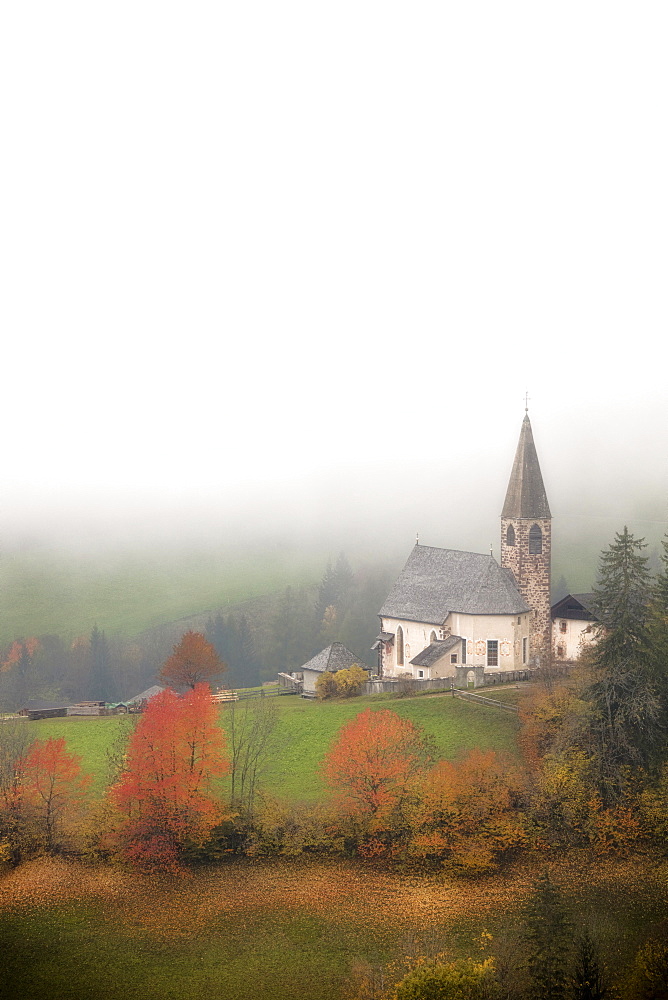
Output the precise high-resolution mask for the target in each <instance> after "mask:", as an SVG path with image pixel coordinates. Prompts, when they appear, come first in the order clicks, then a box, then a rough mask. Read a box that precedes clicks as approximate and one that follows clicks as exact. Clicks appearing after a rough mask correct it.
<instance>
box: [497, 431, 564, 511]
mask: <svg viewBox="0 0 668 1000" xmlns="http://www.w3.org/2000/svg"><path fill="white" fill-rule="evenodd" d="M551 516H552V515H551V514H550V505H549V504H548V502H547V494H546V493H545V487H544V486H543V477H542V475H541V471H540V465H539V464H538V455H537V454H536V446H535V444H534V443H533V432H532V430H531V421H530V420H529V414H528V413H526V414H525V417H524V420H523V421H522V430H521V431H520V440H519V444H518V445H517V452H516V453H515V461H514V463H513V471H512V472H511V474H510V482H509V483H508V492H507V493H506V501H505V503H504V505H503V510H502V512H501V517H513V518H549V517H551Z"/></svg>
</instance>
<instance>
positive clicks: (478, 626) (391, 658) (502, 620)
mask: <svg viewBox="0 0 668 1000" xmlns="http://www.w3.org/2000/svg"><path fill="white" fill-rule="evenodd" d="M530 618H531V616H530V614H529V613H526V614H522V615H466V614H463V613H460V612H453V613H452V614H451V615H448V617H447V618H446V621H445V625H444V626H439V625H431V624H429V623H426V622H412V621H408V620H407V619H404V618H383V619H382V620H381V622H382V624H381V630H382V631H383V632H390V633H392V635H394V636H395V640H394V643H393V644H392V645H390V646H389V647H386V648H385V650H384V652H383V664H382V666H383V673H384V674H386V675H387V676H390V677H393V676H397V675H398V674H412V675H413V676H414V677H418V676H419V674H418V669H420V670H422V671H423V677H424V678H433V677H450V676H454V674H455V666H457V665H458V664H461V662H462V655H461V646H455V647H453V648H452V650H449V651H448V653H447V654H446V656H445V657H444V658H443V661H441V660H439V661H437V663H436V664H432V666H431V667H420V668H417V667H412V666H411V663H410V661H411V660H412V658H413V657H414V656H417V655H418V653H421V652H422V650H423V649H426V647H427V646H428V645H429V644H430V642H431V641H432V633H435V635H436V638H437V639H440V638H444V637H446V636H447V635H459V636H461V637H462V638H463V639H466V662H467V664H469V665H470V666H472V667H474V666H484V667H485V668H486V669H489V670H515V669H518V668H520V667H522V666H525V665H527V664H528V662H529V656H530V643H529V632H530ZM518 619H519V621H518ZM399 626H401V628H402V629H403V633H404V659H403V664H401V663H398V662H397V639H396V635H397V629H398V627H399ZM441 628H443V629H444V632H443V633H442V632H441ZM489 641H492V642H495V643H497V650H496V651H497V661H498V662H497V665H496V667H494V666H491V665H490V664H488V652H489V651H488V646H487V643H488V642H489ZM453 654H456V655H457V663H451V662H450V657H451V655H453ZM525 655H526V659H525ZM437 668H438V670H439V672H438V673H436V672H435V670H436V669H437ZM450 668H451V672H450ZM446 671H447V672H446Z"/></svg>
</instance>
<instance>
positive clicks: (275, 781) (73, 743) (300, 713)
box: [25, 694, 518, 801]
mask: <svg viewBox="0 0 668 1000" xmlns="http://www.w3.org/2000/svg"><path fill="white" fill-rule="evenodd" d="M272 700H273V701H274V699H272ZM245 704H246V703H245V702H243V701H241V702H238V703H237V704H236V706H235V711H237V712H243V711H244V705H245ZM275 704H276V707H277V711H278V721H277V726H276V730H275V739H274V749H273V752H272V755H271V758H270V760H269V761H268V765H267V768H266V771H265V775H264V779H263V786H264V788H265V789H266V790H267V791H269V792H270V793H271V794H273V795H276V796H279V797H281V798H283V797H284V798H288V799H292V800H302V801H314V800H316V799H318V798H320V797H321V796H322V795H323V794H324V791H325V789H324V784H323V782H322V779H321V778H320V774H319V768H320V764H321V762H322V760H323V758H324V756H325V754H326V753H327V751H328V749H329V747H330V746H331V744H332V742H333V741H334V739H335V738H336V734H337V732H338V731H339V729H340V728H341V726H342V725H344V723H346V722H347V721H348V720H349V719H352V718H353V717H354V716H355V715H357V714H358V713H359V712H361V711H363V710H364V709H365V708H367V707H371V708H373V709H374V710H379V709H391V710H392V711H393V712H396V713H397V714H398V715H400V716H402V717H403V718H406V719H410V720H411V722H413V723H414V724H415V725H416V726H418V727H420V728H421V729H422V730H423V731H424V733H425V735H426V736H427V737H428V738H429V739H430V740H431V741H432V743H433V745H434V748H435V751H436V753H437V756H439V757H444V758H448V759H452V758H455V757H457V756H458V755H459V754H462V753H466V752H467V751H468V750H472V749H474V748H475V747H480V749H482V750H496V751H499V752H502V753H508V754H511V755H512V754H515V753H516V752H517V751H516V742H515V736H516V733H517V728H518V721H517V717H516V716H515V715H514V714H512V713H510V712H504V711H502V710H500V709H494V708H490V707H487V706H482V705H475V704H471V703H469V702H464V701H460V700H459V699H457V698H452V697H451V695H449V694H442V695H431V696H427V697H425V696H421V697H413V698H410V697H407V698H396V697H395V698H391V697H388V696H386V695H373V696H370V697H365V698H351V699H348V700H345V701H326V702H317V701H310V700H307V699H304V698H299V697H297V696H295V695H284V696H280V697H277V698H275ZM229 712H230V707H229V706H222V708H221V710H220V717H221V724H222V726H223V728H225V725H226V717H227V715H228V713H229ZM134 718H135V717H127V716H110V717H108V718H95V717H92V718H88V717H79V718H77V717H73V718H64V719H46V720H43V721H41V722H27V723H25V724H26V725H27V726H30V730H31V732H34V734H35V737H36V738H37V739H48V738H49V737H60V736H63V737H65V739H66V741H67V745H68V748H69V750H70V751H71V752H73V753H76V754H79V755H80V756H81V758H82V767H83V769H84V770H85V771H87V772H89V773H91V774H93V776H94V780H95V787H96V789H97V790H98V791H99V790H101V789H102V788H103V787H104V784H105V781H106V753H107V750H108V749H109V748H110V747H111V746H112V745H113V743H114V741H115V739H116V738H117V737H118V734H119V733H121V732H123V731H129V727H130V726H132V725H133V719H134Z"/></svg>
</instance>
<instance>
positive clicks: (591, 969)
mask: <svg viewBox="0 0 668 1000" xmlns="http://www.w3.org/2000/svg"><path fill="white" fill-rule="evenodd" d="M571 996H572V998H573V1000H605V998H606V997H607V996H608V987H607V984H606V979H605V971H604V968H603V963H602V962H601V960H600V958H599V954H598V948H597V947H596V944H595V942H594V939H593V938H592V936H591V934H590V932H589V930H585V931H584V933H583V934H581V935H580V937H579V938H578V941H577V944H576V954H575V968H574V970H573V986H572V990H571Z"/></svg>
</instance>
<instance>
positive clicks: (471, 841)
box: [410, 749, 525, 873]
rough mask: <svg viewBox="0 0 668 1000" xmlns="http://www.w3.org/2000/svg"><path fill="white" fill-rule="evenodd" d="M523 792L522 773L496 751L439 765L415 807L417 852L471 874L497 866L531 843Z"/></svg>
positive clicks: (413, 850)
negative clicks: (515, 849) (522, 806)
mask: <svg viewBox="0 0 668 1000" xmlns="http://www.w3.org/2000/svg"><path fill="white" fill-rule="evenodd" d="M521 791H522V789H521V777H520V774H519V772H518V770H517V768H516V767H514V766H513V765H512V764H511V763H510V761H508V760H504V759H502V758H501V757H499V755H498V754H496V753H495V752H494V751H493V750H489V751H487V752H483V751H481V750H478V749H476V750H472V751H471V752H470V753H468V754H467V755H466V757H464V758H462V759H461V760H459V761H455V762H453V761H449V760H441V761H439V762H438V763H437V764H436V765H435V767H434V768H432V770H431V771H430V772H429V774H428V775H427V776H426V777H425V779H424V781H423V782H422V784H421V787H420V794H419V796H418V797H416V799H415V800H414V802H413V804H412V807H411V812H410V825H411V828H412V831H413V832H412V837H411V842H410V849H411V853H412V854H413V855H416V856H418V857H432V858H448V859H450V860H451V861H453V862H454V863H455V865H457V866H458V867H460V868H462V869H463V870H465V871H467V872H469V873H475V872H476V871H485V870H486V869H489V868H491V867H493V866H494V864H495V863H496V860H497V859H498V857H499V856H500V855H501V854H503V853H504V852H505V851H508V850H510V849H511V848H513V847H516V846H518V845H519V844H521V843H523V841H524V840H525V832H524V824H523V821H522V816H521V813H520V811H519V808H518V806H519V799H520V795H521Z"/></svg>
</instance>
